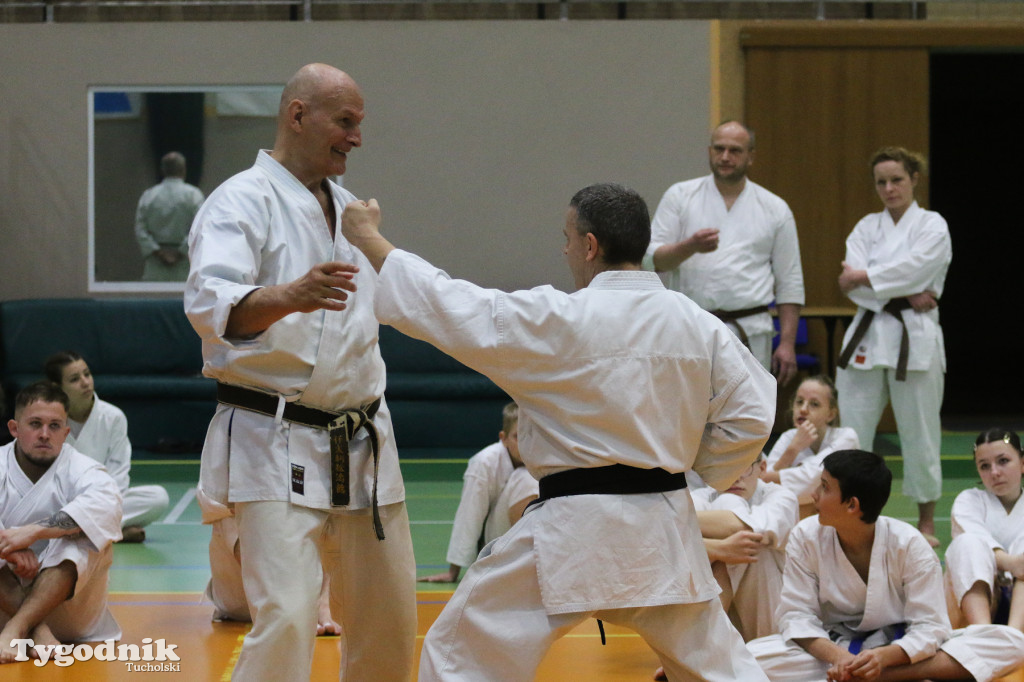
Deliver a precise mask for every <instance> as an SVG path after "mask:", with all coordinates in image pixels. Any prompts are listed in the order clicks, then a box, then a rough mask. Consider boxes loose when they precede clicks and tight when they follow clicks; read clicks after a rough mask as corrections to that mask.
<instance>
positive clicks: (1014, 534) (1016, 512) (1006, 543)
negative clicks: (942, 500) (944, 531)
mask: <svg viewBox="0 0 1024 682" xmlns="http://www.w3.org/2000/svg"><path fill="white" fill-rule="evenodd" d="M949 520H950V524H951V526H952V533H953V537H954V538H955V537H957V536H959V535H961V534H963V533H970V534H972V535H976V536H978V537H980V538H983V539H984V540H985V542H986V543H987V544H988V546H989V547H990V548H991V549H992V550H993V551H994V550H996V549H1001V550H1003V551H1008V550H1009V548H1010V546H1011V545H1013V544H1014V543H1015V542H1017V541H1018V540H1019V539H1020V538H1021V536H1024V495H1021V496H1020V497H1018V498H1017V502H1016V503H1015V504H1014V505H1013V509H1011V510H1010V513H1009V514H1007V513H1006V509H1005V508H1004V507H1003V503H1002V502H1000V501H999V498H997V497H996V496H995V495H993V494H992V493H990V492H989V491H987V490H985V489H983V488H968V489H967V490H963V491H961V492H960V494H958V495H957V496H956V499H955V500H954V501H953V509H952V511H951V512H950V515H949Z"/></svg>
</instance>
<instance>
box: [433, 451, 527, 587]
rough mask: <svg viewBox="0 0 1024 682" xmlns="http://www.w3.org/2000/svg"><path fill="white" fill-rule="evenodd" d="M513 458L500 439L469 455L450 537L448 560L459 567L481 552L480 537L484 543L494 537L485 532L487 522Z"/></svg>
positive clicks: (510, 470)
mask: <svg viewBox="0 0 1024 682" xmlns="http://www.w3.org/2000/svg"><path fill="white" fill-rule="evenodd" d="M514 468H515V467H514V466H513V465H512V458H511V457H510V456H509V454H508V450H507V449H506V448H505V446H504V445H502V444H501V442H500V441H499V442H497V443H491V444H490V445H488V446H487V447H485V448H484V449H483V450H481V451H480V452H478V453H476V454H475V455H473V456H472V457H470V458H469V462H468V463H467V464H466V473H464V474H463V475H462V494H461V497H460V498H459V508H458V509H457V510H456V511H455V521H454V523H453V524H452V535H451V538H450V539H449V540H448V555H447V557H446V558H447V561H448V563H449V564H455V565H456V566H463V567H465V566H469V565H470V564H471V563H473V561H474V560H475V559H476V555H477V552H478V551H479V542H480V536H481V535H484V542H485V543H487V542H490V541H491V540H493V539H494V537H496V536H494V537H487V535H486V534H484V524H485V522H486V520H487V519H488V518H490V517H491V516H493V515H494V512H495V509H496V506H495V505H496V504H497V501H498V496H499V495H501V491H502V489H503V488H504V487H505V484H506V483H507V482H508V479H509V476H511V475H512V470H513V469H514Z"/></svg>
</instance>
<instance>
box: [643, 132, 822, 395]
mask: <svg viewBox="0 0 1024 682" xmlns="http://www.w3.org/2000/svg"><path fill="white" fill-rule="evenodd" d="M754 141H755V140H754V133H753V131H751V130H750V129H749V128H747V127H746V126H745V125H743V124H742V123H740V122H738V121H726V122H725V123H723V124H721V125H720V126H718V127H717V128H715V130H714V132H713V133H712V134H711V144H710V145H709V146H708V164H709V165H710V166H711V175H706V176H704V177H702V178H696V179H693V180H687V181H685V182H678V183H676V184H674V185H672V186H671V187H669V188H668V190H666V191H665V195H664V196H663V197H662V198H661V203H659V204H658V210H657V211H655V212H654V221H653V222H652V223H651V244H650V246H649V247H648V248H647V255H646V257H645V258H644V267H645V268H646V269H648V270H656V271H657V272H660V273H663V279H664V281H665V284H666V285H667V286H668V288H669V289H674V290H675V291H681V292H683V293H684V294H686V295H687V296H689V297H690V298H692V299H693V300H694V301H695V302H696V303H697V305H699V306H700V307H702V308H704V309H705V310H708V311H711V312H712V313H713V314H715V315H716V316H717V317H719V318H720V319H722V320H724V321H726V322H727V323H728V325H729V328H730V329H732V330H733V331H734V332H735V333H736V334H737V336H739V338H740V339H741V340H742V341H743V343H744V345H746V346H747V347H748V348H750V350H751V352H752V353H753V354H754V355H755V356H756V357H757V359H758V360H760V361H761V364H762V365H764V366H765V368H766V369H771V370H772V372H774V373H775V374H776V375H777V376H778V379H779V383H780V384H783V385H785V384H787V383H789V381H790V379H792V378H793V376H795V375H796V370H797V367H796V348H795V346H796V331H797V325H798V323H799V321H800V307H801V306H803V304H804V276H803V270H802V269H801V266H800V243H799V242H798V241H797V234H796V221H795V220H794V219H793V212H792V211H790V210H789V206H788V205H787V204H786V202H785V201H783V200H782V199H781V198H779V197H778V196H776V195H775V194H772V193H771V192H769V191H768V190H767V189H765V188H764V187H762V186H760V185H758V184H757V183H755V182H753V181H752V180H750V179H749V178H748V177H747V170H748V169H749V168H750V166H752V165H753V163H754V157H755V152H754ZM773 301H774V302H775V304H776V308H777V310H778V315H779V345H778V348H776V349H775V351H774V352H773V351H772V337H773V335H774V333H775V328H774V326H773V324H772V319H771V315H770V314H769V308H768V306H769V304H771V303H772V302H773Z"/></svg>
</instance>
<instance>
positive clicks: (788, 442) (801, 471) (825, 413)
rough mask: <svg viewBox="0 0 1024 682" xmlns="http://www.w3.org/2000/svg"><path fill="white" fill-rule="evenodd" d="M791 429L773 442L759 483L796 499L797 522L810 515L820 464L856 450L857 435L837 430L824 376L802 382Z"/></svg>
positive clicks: (832, 394)
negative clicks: (841, 452)
mask: <svg viewBox="0 0 1024 682" xmlns="http://www.w3.org/2000/svg"><path fill="white" fill-rule="evenodd" d="M790 412H791V414H792V416H793V428H791V429H789V430H788V431H786V432H785V433H783V434H782V435H781V436H779V439H778V440H777V441H775V445H774V447H772V450H771V452H770V453H768V467H767V469H766V470H765V471H764V473H763V474H761V480H762V481H767V482H769V483H779V484H781V485H782V487H784V488H786V489H787V490H790V491H791V492H792V493H793V494H794V495H796V496H797V500H799V502H800V516H801V518H803V517H806V516H809V515H810V514H813V513H814V502H813V500H812V499H811V496H812V495H814V490H815V489H816V488H817V487H818V481H819V480H820V479H821V471H822V468H821V462H822V460H823V459H825V457H826V456H827V455H828V454H829V453H830V452H834V451H836V450H856V449H858V448H860V442H859V441H858V439H857V432H856V431H854V430H853V429H850V428H846V427H842V426H839V399H838V396H837V393H836V387H835V384H833V383H832V380H831V379H829V378H828V377H827V376H825V375H824V374H818V375H816V376H813V377H809V378H807V379H804V380H803V382H802V383H801V384H800V386H799V387H798V388H797V390H796V395H794V396H793V404H792V405H791V407H790Z"/></svg>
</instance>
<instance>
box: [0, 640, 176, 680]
mask: <svg viewBox="0 0 1024 682" xmlns="http://www.w3.org/2000/svg"><path fill="white" fill-rule="evenodd" d="M11 647H12V648H14V649H16V650H17V652H18V653H17V655H16V656H15V657H14V660H15V661H28V660H31V659H32V658H33V656H31V655H30V653H29V652H30V651H31V652H33V653H34V654H35V655H36V656H38V658H36V660H34V661H33V663H35V665H37V666H40V667H42V666H44V665H46V664H47V663H49V662H50V661H53V664H54V665H56V666H59V667H62V668H63V667H66V666H69V665H71V664H72V663H74V662H76V661H88V660H90V659H93V658H95V659H96V660H97V661H119V662H123V663H124V664H125V666H126V667H127V668H128V670H129V672H157V671H163V672H180V671H181V663H178V662H177V661H180V660H181V659H180V658H179V657H178V654H176V653H174V650H175V649H176V648H177V647H178V645H177V644H168V643H167V642H166V640H163V639H157V640H153V639H151V638H149V637H146V638H145V639H143V640H142V645H141V646H139V645H138V644H115V643H114V640H112V639H108V640H106V641H105V642H102V643H100V644H97V645H95V646H93V645H92V644H36V643H35V642H34V641H32V640H31V639H12V640H11Z"/></svg>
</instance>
